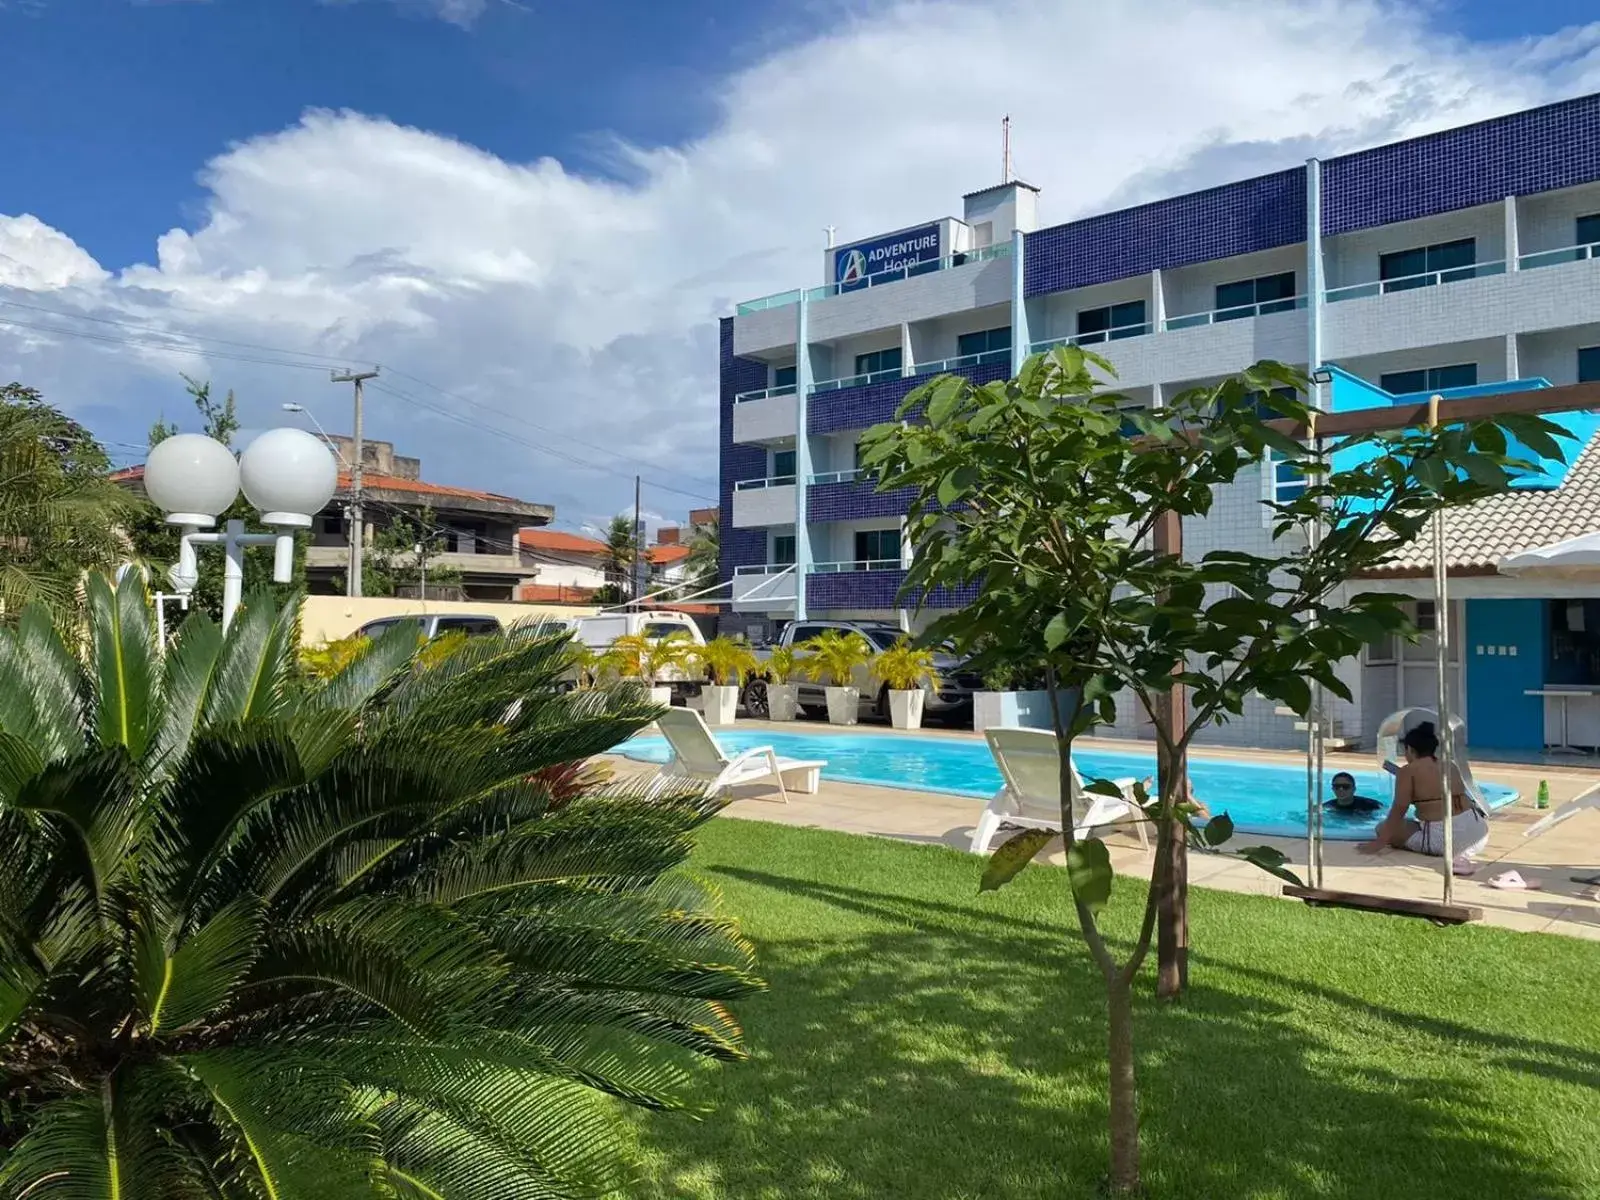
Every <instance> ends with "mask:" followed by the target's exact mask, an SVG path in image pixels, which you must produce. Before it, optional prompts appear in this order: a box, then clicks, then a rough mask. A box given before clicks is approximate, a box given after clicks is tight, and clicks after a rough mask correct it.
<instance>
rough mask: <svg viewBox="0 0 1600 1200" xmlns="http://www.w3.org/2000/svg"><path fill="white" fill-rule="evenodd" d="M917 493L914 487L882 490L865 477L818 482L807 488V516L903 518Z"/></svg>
mask: <svg viewBox="0 0 1600 1200" xmlns="http://www.w3.org/2000/svg"><path fill="white" fill-rule="evenodd" d="M916 494H917V493H916V490H915V489H914V488H896V489H895V490H894V491H892V492H880V491H878V489H877V487H876V486H875V485H874V484H872V483H869V482H868V481H866V480H864V479H862V480H857V481H855V482H854V483H814V484H812V485H811V486H810V487H808V488H807V489H806V518H807V519H808V520H811V521H854V520H858V519H860V518H863V517H903V516H905V515H906V513H907V512H908V511H909V510H910V508H911V502H912V500H914V499H915V498H916Z"/></svg>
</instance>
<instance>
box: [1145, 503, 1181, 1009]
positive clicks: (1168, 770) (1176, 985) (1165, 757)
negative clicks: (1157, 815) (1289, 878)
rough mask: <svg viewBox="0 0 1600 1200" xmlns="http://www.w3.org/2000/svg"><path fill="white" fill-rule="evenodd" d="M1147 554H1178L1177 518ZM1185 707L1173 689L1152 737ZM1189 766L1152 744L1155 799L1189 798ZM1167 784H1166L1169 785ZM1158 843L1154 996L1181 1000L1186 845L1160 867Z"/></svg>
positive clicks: (1176, 731)
mask: <svg viewBox="0 0 1600 1200" xmlns="http://www.w3.org/2000/svg"><path fill="white" fill-rule="evenodd" d="M1153 541H1154V545H1153V549H1154V550H1155V552H1156V553H1157V554H1174V555H1182V554H1183V518H1182V517H1180V516H1179V515H1178V514H1177V513H1174V512H1169V513H1163V514H1162V516H1161V517H1160V519H1159V520H1157V521H1156V525H1155V531H1154V539H1153ZM1188 714H1189V706H1188V703H1187V697H1186V696H1185V695H1184V690H1183V685H1182V684H1181V683H1174V684H1173V685H1172V687H1171V688H1170V689H1168V691H1167V694H1166V695H1165V696H1163V697H1161V698H1160V701H1159V702H1158V703H1157V704H1156V713H1155V716H1156V727H1157V730H1158V735H1164V736H1165V737H1166V739H1167V740H1168V741H1169V742H1170V741H1173V740H1175V739H1176V738H1177V737H1179V736H1180V735H1181V734H1182V732H1183V728H1184V726H1185V725H1186V724H1188V720H1189V715H1188ZM1188 780H1189V764H1188V761H1187V756H1186V755H1184V754H1182V753H1179V754H1169V753H1168V752H1167V750H1166V749H1165V748H1164V747H1163V746H1162V745H1161V743H1160V742H1159V741H1158V742H1157V748H1156V787H1157V793H1158V794H1159V795H1168V794H1169V793H1170V794H1171V795H1173V796H1174V797H1176V798H1177V799H1178V800H1179V801H1184V800H1187V799H1188V798H1189V786H1188ZM1169 781H1170V783H1169ZM1162 853H1163V851H1162V849H1161V839H1160V838H1159V837H1158V838H1157V839H1156V854H1157V855H1158V858H1157V861H1156V862H1155V864H1154V865H1153V867H1152V875H1151V881H1152V882H1151V886H1152V887H1158V888H1159V889H1160V894H1159V896H1158V899H1157V909H1156V995H1158V996H1161V997H1165V998H1169V999H1170V998H1173V997H1177V996H1180V995H1182V994H1183V992H1184V990H1185V989H1186V988H1187V987H1188V986H1189V842H1188V839H1187V838H1185V837H1184V836H1183V835H1182V833H1181V832H1178V831H1176V830H1175V831H1174V834H1173V836H1171V837H1170V838H1169V839H1168V840H1167V846H1166V850H1165V855H1166V859H1165V861H1164V862H1163V861H1161V860H1160V857H1159V856H1160V855H1161V854H1162Z"/></svg>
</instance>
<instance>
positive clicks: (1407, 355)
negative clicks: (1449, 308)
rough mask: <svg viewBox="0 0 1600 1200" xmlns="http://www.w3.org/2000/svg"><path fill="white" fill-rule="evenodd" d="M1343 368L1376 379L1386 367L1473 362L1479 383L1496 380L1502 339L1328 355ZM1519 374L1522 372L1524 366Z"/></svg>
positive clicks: (1501, 369) (1502, 366)
mask: <svg viewBox="0 0 1600 1200" xmlns="http://www.w3.org/2000/svg"><path fill="white" fill-rule="evenodd" d="M1329 357H1330V358H1334V359H1335V360H1336V361H1337V362H1338V364H1339V365H1340V366H1341V367H1343V368H1344V369H1345V370H1346V371H1350V372H1351V373H1353V374H1356V375H1359V376H1361V378H1363V379H1368V380H1371V381H1372V382H1373V383H1377V382H1378V379H1379V376H1381V375H1383V374H1385V373H1386V372H1389V371H1415V370H1418V369H1421V368H1426V367H1446V366H1451V365H1453V364H1455V363H1477V364H1478V382H1479V383H1499V382H1501V381H1502V380H1504V379H1505V377H1506V341H1505V339H1504V338H1493V339H1487V340H1482V341H1475V342H1455V343H1452V344H1449V345H1441V346H1424V347H1420V348H1417V349H1412V350H1393V351H1390V352H1389V353H1387V354H1366V355H1360V356H1345V355H1332V354H1330V355H1329ZM1521 374H1523V375H1526V374H1527V370H1526V367H1525V366H1524V368H1523V370H1522V371H1521Z"/></svg>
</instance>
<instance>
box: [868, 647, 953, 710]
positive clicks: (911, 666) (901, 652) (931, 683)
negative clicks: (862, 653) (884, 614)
mask: <svg viewBox="0 0 1600 1200" xmlns="http://www.w3.org/2000/svg"><path fill="white" fill-rule="evenodd" d="M870 670H871V671H872V675H873V678H875V679H879V680H882V681H883V686H884V687H885V688H887V689H888V691H889V724H891V725H893V726H894V727H895V728H896V729H921V728H922V702H923V699H924V697H925V696H926V694H927V693H926V691H925V690H924V689H926V688H928V687H938V686H939V676H938V673H937V672H936V671H935V670H934V669H933V651H932V650H926V649H923V648H922V647H920V646H913V645H912V644H911V640H910V639H909V638H901V639H900V640H899V641H897V642H896V643H895V644H894V645H892V646H890V647H889V648H888V649H887V650H882V651H880V652H879V653H877V654H875V655H873V658H872V665H871V667H870Z"/></svg>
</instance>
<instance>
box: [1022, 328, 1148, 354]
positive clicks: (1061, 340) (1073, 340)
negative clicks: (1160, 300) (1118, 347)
mask: <svg viewBox="0 0 1600 1200" xmlns="http://www.w3.org/2000/svg"><path fill="white" fill-rule="evenodd" d="M1149 332H1150V324H1149V322H1148V321H1142V322H1140V323H1139V324H1137V325H1115V326H1113V327H1112V328H1110V329H1096V330H1094V331H1093V332H1091V333H1073V334H1068V335H1067V336H1066V337H1055V338H1046V339H1045V340H1044V341H1042V342H1030V343H1029V345H1028V353H1029V354H1043V353H1044V352H1045V351H1047V350H1054V349H1055V348H1056V347H1057V346H1099V345H1102V344H1103V343H1105V342H1122V341H1126V340H1128V339H1129V338H1137V337H1144V336H1145V335H1146V334H1148V333H1149Z"/></svg>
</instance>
